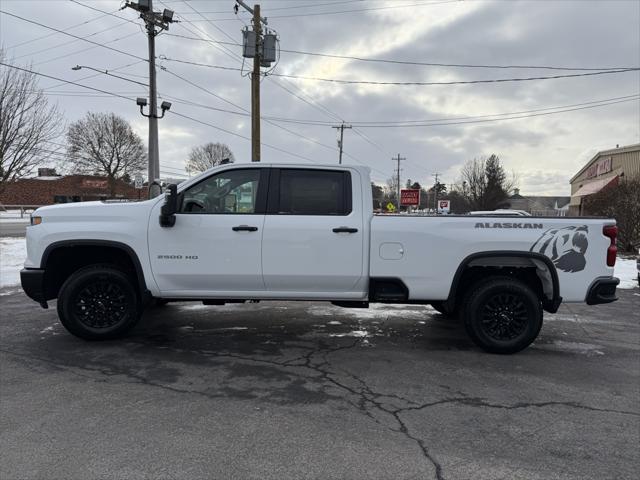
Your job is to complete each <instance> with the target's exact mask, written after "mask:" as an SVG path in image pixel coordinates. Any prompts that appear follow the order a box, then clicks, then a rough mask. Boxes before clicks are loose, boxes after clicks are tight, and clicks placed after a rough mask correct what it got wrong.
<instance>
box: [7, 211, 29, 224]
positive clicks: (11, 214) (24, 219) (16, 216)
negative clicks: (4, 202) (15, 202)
mask: <svg viewBox="0 0 640 480" xmlns="http://www.w3.org/2000/svg"><path fill="white" fill-rule="evenodd" d="M32 211H33V210H27V211H25V212H24V215H22V216H20V210H5V211H0V223H29V221H30V218H31V212H32Z"/></svg>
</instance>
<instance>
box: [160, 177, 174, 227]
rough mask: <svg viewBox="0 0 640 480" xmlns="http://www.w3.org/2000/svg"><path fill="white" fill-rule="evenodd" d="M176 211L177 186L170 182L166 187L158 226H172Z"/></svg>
mask: <svg viewBox="0 0 640 480" xmlns="http://www.w3.org/2000/svg"><path fill="white" fill-rule="evenodd" d="M177 211H178V186H177V185H175V184H171V185H169V186H168V187H167V193H166V195H165V201H164V205H162V209H161V210H160V226H161V227H173V226H174V225H175V224H176V212H177Z"/></svg>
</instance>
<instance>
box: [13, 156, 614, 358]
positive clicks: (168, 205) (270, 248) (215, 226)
mask: <svg viewBox="0 0 640 480" xmlns="http://www.w3.org/2000/svg"><path fill="white" fill-rule="evenodd" d="M616 234H617V228H616V226H615V221H614V220H606V219H594V218H568V217H553V218H548V217H545V218H543V217H518V218H515V217H500V216H499V215H490V216H454V215H448V216H411V215H374V214H373V211H372V195H371V181H370V178H369V170H368V169H367V168H364V167H354V166H343V165H340V166H336V165H333V166H300V165H291V164H263V163H253V164H227V165H223V166H220V167H216V168H214V169H211V170H209V171H207V172H204V173H202V174H200V175H199V176H197V177H195V178H192V179H190V180H189V181H187V182H184V183H183V184H181V185H180V186H179V187H176V186H175V185H172V186H170V188H169V191H168V192H167V193H166V195H164V196H161V197H158V198H154V199H151V200H146V201H142V202H130V203H110V202H87V203H76V204H71V205H70V204H67V205H53V206H48V207H43V208H39V209H38V210H36V211H35V212H34V214H33V216H32V222H31V226H29V227H27V259H26V262H25V268H24V269H23V270H22V272H21V280H22V287H23V289H24V291H25V292H26V293H27V295H28V296H29V297H31V298H32V299H34V300H35V301H37V302H39V303H40V304H41V305H42V306H43V307H45V308H46V307H47V301H48V300H51V299H54V298H57V299H58V301H57V309H58V315H59V317H60V321H61V322H62V324H63V325H64V326H65V327H66V328H67V329H68V330H69V331H70V332H71V333H72V334H74V335H77V336H79V337H81V338H84V339H92V340H93V339H106V338H114V337H118V336H121V335H123V334H124V333H125V332H127V331H128V330H129V329H131V328H132V327H133V326H134V325H135V324H136V322H137V321H138V319H139V318H140V316H141V315H142V311H143V309H144V307H145V305H147V304H148V303H149V302H150V301H152V300H153V299H157V301H158V302H166V301H172V300H197V301H203V302H204V303H206V304H211V305H220V304H224V303H225V302H241V301H247V300H313V301H321V300H322V301H330V302H333V303H334V304H335V305H339V306H342V307H347V308H367V307H368V306H369V302H382V303H405V304H431V305H433V306H434V307H435V308H436V309H437V310H439V311H440V312H442V313H443V314H445V315H452V316H453V315H458V316H460V317H461V318H462V319H463V321H464V323H465V326H466V329H467V331H468V333H469V335H470V336H471V338H472V339H473V341H474V342H475V343H476V344H477V345H479V346H480V347H481V348H483V349H485V350H487V351H491V352H497V353H513V352H517V351H519V350H522V349H523V348H525V347H527V346H528V345H529V344H531V342H533V341H534V340H535V338H536V336H537V335H538V332H539V331H540V328H541V326H542V314H543V310H546V311H547V312H551V313H553V312H555V311H556V310H557V309H558V307H559V305H560V303H561V302H563V301H564V302H586V303H588V304H597V303H607V302H612V301H614V300H616V286H617V284H618V279H617V278H614V277H613V267H614V263H615V259H616Z"/></svg>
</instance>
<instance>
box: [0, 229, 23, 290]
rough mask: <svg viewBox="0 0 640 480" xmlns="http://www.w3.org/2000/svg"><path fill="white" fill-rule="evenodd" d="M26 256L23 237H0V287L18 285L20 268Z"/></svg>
mask: <svg viewBox="0 0 640 480" xmlns="http://www.w3.org/2000/svg"><path fill="white" fill-rule="evenodd" d="M25 258H27V242H26V239H25V238H13V237H4V238H0V287H8V286H10V285H20V270H22V266H23V264H24V260H25Z"/></svg>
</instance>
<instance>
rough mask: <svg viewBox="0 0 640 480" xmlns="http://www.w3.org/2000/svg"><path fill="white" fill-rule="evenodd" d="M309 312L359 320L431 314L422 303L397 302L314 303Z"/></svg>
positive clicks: (411, 317) (410, 317)
mask: <svg viewBox="0 0 640 480" xmlns="http://www.w3.org/2000/svg"><path fill="white" fill-rule="evenodd" d="M307 313H308V314H310V315H315V316H322V317H340V316H343V317H351V318H355V319H357V320H375V319H381V320H384V319H387V318H389V317H396V318H402V319H414V320H421V319H423V318H425V316H427V315H429V314H430V309H428V308H425V306H422V305H395V304H392V305H388V304H372V305H370V306H369V308H340V307H334V306H332V305H326V306H319V305H314V306H311V307H309V308H307ZM329 323H331V322H329Z"/></svg>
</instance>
